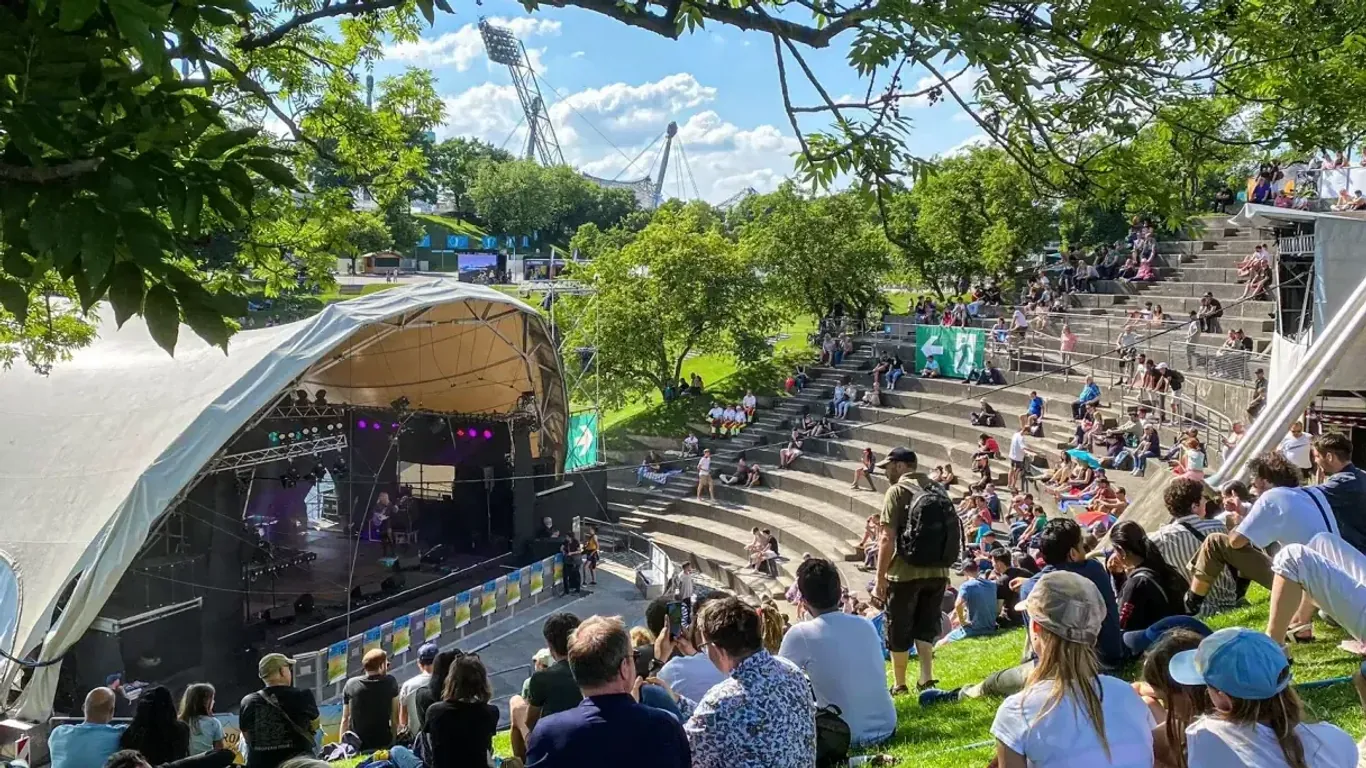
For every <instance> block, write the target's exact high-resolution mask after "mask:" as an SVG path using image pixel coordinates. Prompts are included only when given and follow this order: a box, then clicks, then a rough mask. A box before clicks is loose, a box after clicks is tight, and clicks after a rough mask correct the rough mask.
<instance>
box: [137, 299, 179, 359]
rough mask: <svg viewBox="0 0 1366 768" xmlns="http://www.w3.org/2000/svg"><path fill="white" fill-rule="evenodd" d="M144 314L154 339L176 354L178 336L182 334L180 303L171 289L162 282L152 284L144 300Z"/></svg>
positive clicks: (169, 351)
mask: <svg viewBox="0 0 1366 768" xmlns="http://www.w3.org/2000/svg"><path fill="white" fill-rule="evenodd" d="M142 316H143V318H145V319H146V320H147V331H148V332H149V333H151V334H152V341H155V342H156V343H157V346H159V347H161V348H162V349H164V350H166V352H167V353H168V354H171V355H174V354H175V343H176V338H177V337H178V336H179V335H180V305H179V304H177V303H176V299H175V294H174V293H172V292H171V289H170V288H167V287H166V286H165V285H162V284H160V283H158V284H156V285H154V286H152V289H151V290H149V291H147V297H146V299H144V300H143V303H142Z"/></svg>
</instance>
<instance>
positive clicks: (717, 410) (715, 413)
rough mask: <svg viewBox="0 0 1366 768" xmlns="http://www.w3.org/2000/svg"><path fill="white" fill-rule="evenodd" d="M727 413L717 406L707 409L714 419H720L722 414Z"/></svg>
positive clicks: (708, 414) (709, 415)
mask: <svg viewBox="0 0 1366 768" xmlns="http://www.w3.org/2000/svg"><path fill="white" fill-rule="evenodd" d="M725 413H726V412H725V411H723V410H721V409H720V407H717V408H713V409H711V410H710V411H707V416H708V417H710V418H712V419H719V418H721V417H722V416H724V415H725Z"/></svg>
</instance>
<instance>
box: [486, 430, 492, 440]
mask: <svg viewBox="0 0 1366 768" xmlns="http://www.w3.org/2000/svg"><path fill="white" fill-rule="evenodd" d="M484 439H485V440H492V439H493V430H491V429H486V430H484Z"/></svg>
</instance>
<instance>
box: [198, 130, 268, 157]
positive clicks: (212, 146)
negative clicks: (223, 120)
mask: <svg viewBox="0 0 1366 768" xmlns="http://www.w3.org/2000/svg"><path fill="white" fill-rule="evenodd" d="M260 132H261V129H260V128H238V129H237V130H233V131H223V132H222V133H215V134H214V135H212V136H210V137H209V138H207V139H205V140H203V141H202V142H200V143H199V148H198V149H196V150H195V153H194V156H195V157H198V158H202V159H204V160H214V159H216V158H219V157H222V155H223V153H224V152H227V151H228V150H230V149H232V148H233V147H235V146H238V145H239V144H246V143H247V142H248V141H251V140H252V139H254V138H255V137H256V134H258V133H260Z"/></svg>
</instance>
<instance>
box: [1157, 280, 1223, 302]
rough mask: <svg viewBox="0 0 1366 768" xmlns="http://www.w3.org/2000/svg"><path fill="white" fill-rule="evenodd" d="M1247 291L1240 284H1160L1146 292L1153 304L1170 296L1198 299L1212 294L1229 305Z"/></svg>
mask: <svg viewBox="0 0 1366 768" xmlns="http://www.w3.org/2000/svg"><path fill="white" fill-rule="evenodd" d="M1246 290H1247V287H1246V286H1245V285H1242V284H1240V283H1236V282H1235V283H1175V282H1172V283H1162V284H1160V285H1155V286H1153V287H1152V289H1151V290H1149V291H1148V292H1147V298H1148V299H1152V300H1153V301H1154V302H1158V301H1162V300H1163V299H1162V298H1161V297H1165V296H1171V297H1175V298H1183V299H1185V298H1196V299H1199V298H1200V297H1201V296H1204V295H1205V294H1206V293H1212V294H1214V298H1216V299H1218V300H1219V301H1221V302H1223V303H1224V304H1226V305H1227V304H1229V303H1231V302H1235V301H1238V300H1240V299H1242V297H1243V293H1244V292H1245V291H1246Z"/></svg>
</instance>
